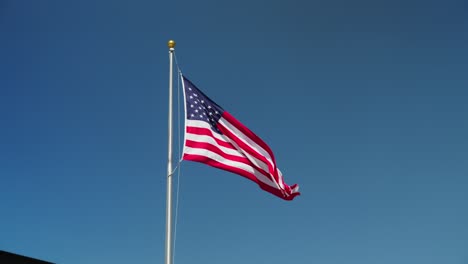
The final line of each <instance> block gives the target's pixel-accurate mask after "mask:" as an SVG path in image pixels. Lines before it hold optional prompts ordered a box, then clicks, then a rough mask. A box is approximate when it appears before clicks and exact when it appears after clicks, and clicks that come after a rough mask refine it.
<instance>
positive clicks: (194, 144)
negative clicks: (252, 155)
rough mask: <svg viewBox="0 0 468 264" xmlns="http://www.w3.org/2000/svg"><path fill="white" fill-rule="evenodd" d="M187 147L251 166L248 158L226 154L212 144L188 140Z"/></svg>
mask: <svg viewBox="0 0 468 264" xmlns="http://www.w3.org/2000/svg"><path fill="white" fill-rule="evenodd" d="M185 145H186V146H187V147H191V148H198V149H206V150H209V151H212V152H214V153H216V154H218V155H220V156H222V157H223V158H225V159H228V160H232V161H237V162H242V163H245V164H247V165H249V166H250V165H251V163H250V161H249V159H247V158H246V157H239V156H234V155H231V154H228V153H225V152H224V151H222V150H221V149H220V148H218V147H216V146H213V145H212V144H210V143H206V142H198V141H192V140H187V141H186V142H185Z"/></svg>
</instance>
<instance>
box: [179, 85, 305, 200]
mask: <svg viewBox="0 0 468 264" xmlns="http://www.w3.org/2000/svg"><path fill="white" fill-rule="evenodd" d="M182 79H183V88H184V96H185V110H186V111H185V112H186V118H185V145H184V152H183V159H184V160H191V161H196V162H201V163H205V164H207V165H210V166H213V167H216V168H219V169H222V170H226V171H230V172H232V173H235V174H239V175H241V176H244V177H246V178H247V179H250V180H252V181H254V182H256V183H257V184H258V185H259V186H260V187H261V188H262V189H263V190H265V191H267V192H270V193H272V194H274V195H276V196H278V197H280V198H282V199H285V200H292V199H294V197H295V196H297V195H299V194H300V193H299V186H298V185H297V184H294V185H292V186H288V185H287V184H286V183H284V181H283V175H282V174H281V171H280V170H279V169H278V168H277V166H276V161H275V157H274V156H273V152H272V151H271V149H270V147H268V145H267V144H266V143H265V142H263V140H261V139H260V138H259V137H258V136H257V135H255V134H254V133H253V132H252V131H250V130H249V129H248V128H247V127H245V126H244V125H243V124H241V123H240V122H239V121H238V120H237V119H235V118H234V117H233V116H232V115H231V114H229V113H228V112H227V111H224V109H223V108H221V107H220V106H219V105H217V104H216V103H215V102H213V101H212V100H211V99H210V98H208V97H207V96H206V95H205V94H203V93H202V92H201V91H200V90H199V89H198V88H197V87H195V85H194V84H193V83H192V82H190V81H189V80H188V79H186V78H185V77H182Z"/></svg>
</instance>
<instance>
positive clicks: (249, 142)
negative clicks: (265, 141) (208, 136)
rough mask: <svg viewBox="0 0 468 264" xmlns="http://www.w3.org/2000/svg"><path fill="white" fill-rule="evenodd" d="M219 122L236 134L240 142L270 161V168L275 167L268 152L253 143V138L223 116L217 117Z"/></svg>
mask: <svg viewBox="0 0 468 264" xmlns="http://www.w3.org/2000/svg"><path fill="white" fill-rule="evenodd" d="M219 123H220V124H221V125H223V126H224V127H225V128H226V129H227V130H229V131H230V132H231V133H233V134H234V135H236V137H238V138H239V139H240V140H241V141H242V142H244V143H245V144H247V145H248V146H249V147H251V148H252V149H253V150H255V151H256V152H257V153H258V154H259V155H261V156H264V157H265V158H266V159H267V161H268V162H269V163H270V166H271V167H272V168H274V167H275V165H274V162H273V159H272V157H270V154H269V153H268V152H267V151H266V150H264V149H263V148H262V147H260V146H259V145H258V144H257V143H255V142H254V141H253V140H251V139H250V138H249V137H248V136H246V135H245V134H244V133H242V132H241V131H240V130H239V129H237V128H236V127H235V126H234V125H232V124H231V123H229V122H228V121H227V120H226V119H224V118H223V117H221V118H220V119H219Z"/></svg>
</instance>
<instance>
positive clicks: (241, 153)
mask: <svg viewBox="0 0 468 264" xmlns="http://www.w3.org/2000/svg"><path fill="white" fill-rule="evenodd" d="M187 125H188V126H190V127H200V128H206V129H211V127H210V124H208V123H207V122H204V121H200V120H187ZM191 134H192V133H186V137H187V139H188V137H189V135H191ZM212 134H213V136H214V137H216V138H217V139H219V140H221V141H223V142H226V143H228V144H232V145H233V146H234V147H235V148H236V149H237V151H236V152H237V155H236V156H242V157H246V158H247V159H249V160H250V161H251V162H252V163H253V164H254V165H255V166H257V167H259V168H261V169H262V170H263V171H264V172H265V173H267V174H270V172H269V168H268V165H267V164H265V162H263V161H261V160H259V159H257V158H256V157H254V156H252V155H251V154H249V153H247V152H245V151H243V150H242V148H241V147H239V145H238V144H237V143H236V142H234V141H233V140H232V139H230V138H229V137H227V136H226V135H220V134H218V133H215V132H213V133H212ZM193 135H197V134H193ZM197 137H198V135H197ZM200 137H202V136H200ZM205 137H206V136H205ZM208 137H209V136H208ZM191 140H193V141H197V142H207V140H204V138H200V139H197V138H193V137H192V139H191ZM207 143H210V144H212V142H211V141H210V142H207ZM212 145H214V146H219V147H220V148H222V146H220V145H219V144H217V143H216V144H212ZM226 153H227V152H226ZM228 154H230V153H228Z"/></svg>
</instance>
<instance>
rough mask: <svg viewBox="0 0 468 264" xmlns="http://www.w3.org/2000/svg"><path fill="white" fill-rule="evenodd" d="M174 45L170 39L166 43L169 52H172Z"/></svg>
mask: <svg viewBox="0 0 468 264" xmlns="http://www.w3.org/2000/svg"><path fill="white" fill-rule="evenodd" d="M175 44H176V43H175V41H174V40H172V39H171V40H169V41H168V42H167V46H168V47H169V49H170V50H174V48H175Z"/></svg>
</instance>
